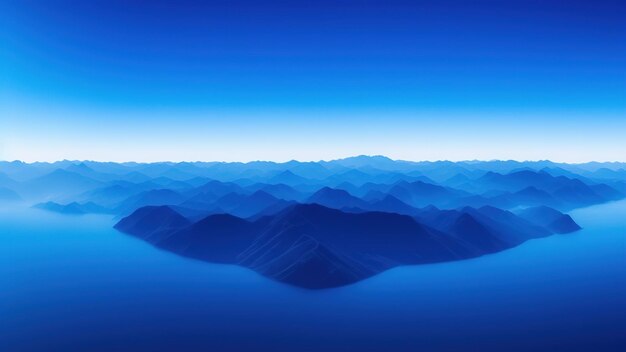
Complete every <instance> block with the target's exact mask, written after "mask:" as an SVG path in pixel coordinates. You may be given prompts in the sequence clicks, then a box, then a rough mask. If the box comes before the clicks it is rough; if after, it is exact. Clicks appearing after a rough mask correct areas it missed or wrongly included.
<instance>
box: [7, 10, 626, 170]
mask: <svg viewBox="0 0 626 352" xmlns="http://www.w3.org/2000/svg"><path fill="white" fill-rule="evenodd" d="M0 49H1V50H0V76H1V78H0V94H1V95H0V99H1V100H0V103H1V104H2V106H3V110H4V111H5V115H7V116H8V115H10V116H9V117H12V119H11V120H10V121H9V123H10V124H11V125H12V126H14V130H13V137H14V139H17V137H15V136H18V135H19V134H20V133H22V134H25V135H24V138H30V139H33V140H35V139H37V138H35V137H34V136H35V135H27V132H25V129H26V127H25V126H22V127H20V121H21V122H22V123H24V121H28V122H29V124H30V125H32V124H33V123H34V122H36V123H44V124H45V123H46V122H47V123H50V121H58V119H56V118H55V117H54V116H58V115H63V116H64V118H65V119H68V120H71V121H79V122H80V123H82V124H84V126H83V130H79V129H78V127H71V126H70V125H72V124H71V123H67V127H68V128H67V129H64V133H66V135H65V137H67V138H69V139H72V138H78V139H80V138H81V136H84V135H85V134H89V133H93V130H94V129H96V128H97V127H98V126H99V125H98V124H102V119H103V118H98V117H97V116H98V114H107V118H106V120H107V121H110V120H120V121H126V122H132V123H137V124H139V123H140V122H143V121H146V119H148V120H150V121H151V122H153V123H156V124H155V125H157V126H161V127H162V128H163V129H168V126H170V125H172V124H174V123H175V122H178V123H185V122H187V123H194V122H197V121H202V122H207V121H213V122H217V120H220V121H222V120H224V119H225V118H224V117H223V116H222V117H220V118H217V117H216V118H214V120H211V118H208V117H206V116H205V115H202V116H205V117H202V118H199V117H198V115H199V114H200V112H207V111H211V112H215V111H219V112H225V111H226V112H227V115H228V119H230V120H231V121H232V120H233V119H234V120H237V121H239V122H242V123H243V122H246V121H249V120H250V119H252V120H254V121H255V122H256V123H258V124H265V125H266V127H267V129H268V130H274V131H276V130H280V128H282V127H284V124H283V122H285V121H289V122H292V123H293V122H294V120H295V121H299V123H295V125H294V129H295V130H294V131H291V130H286V131H283V132H282V133H283V134H284V133H287V134H290V135H293V133H295V131H296V130H297V129H301V128H303V127H306V125H307V124H311V123H312V122H313V121H314V120H319V119H322V120H323V119H324V118H327V117H328V116H330V115H332V116H334V117H333V120H334V121H336V120H341V121H342V123H341V124H340V126H343V124H344V123H345V124H346V125H349V124H352V123H353V122H354V119H355V116H356V115H358V116H373V115H376V117H372V118H373V119H374V120H375V121H376V122H378V123H382V122H381V121H382V120H381V119H382V118H383V117H382V116H384V119H385V120H386V121H388V122H389V123H391V124H394V123H395V124H401V123H404V122H411V123H415V124H416V125H418V124H417V122H422V123H423V124H422V125H421V126H422V127H424V126H426V127H428V126H429V124H432V123H433V119H438V120H440V119H442V117H441V116H451V115H454V116H455V117H454V118H448V120H449V121H450V122H452V121H456V122H457V123H459V121H462V123H464V124H472V122H474V121H479V122H480V121H483V120H484V119H483V118H481V116H484V114H483V113H486V112H489V113H491V114H494V111H495V112H496V113H503V114H505V115H509V116H510V115H511V114H513V115H515V114H519V113H520V112H523V113H528V112H531V113H532V115H533V117H532V118H530V119H531V120H533V121H534V122H536V123H539V122H541V121H544V120H548V121H552V122H555V121H560V120H559V118H563V116H564V114H567V113H569V112H575V114H574V115H571V116H574V117H571V118H572V119H575V120H577V121H578V120H580V122H581V123H580V125H581V126H584V125H587V127H589V124H592V123H594V122H596V123H597V122H598V121H604V122H605V123H616V121H618V120H619V119H620V118H622V117H623V116H624V115H623V113H624V112H625V111H626V2H624V1H571V0H570V1H539V0H536V1H531V0H526V1H520V0H508V1H419V0H417V1H60V0H52V1H28V0H25V1H12V0H5V1H2V2H1V4H0ZM42 110H43V111H44V112H45V111H48V112H50V114H49V115H48V116H44V115H42ZM112 110H113V111H115V112H116V113H115V114H111V113H110V112H111V111H112ZM155 110H156V111H158V112H159V113H163V112H164V111H167V114H163V115H167V116H161V117H158V118H157V117H155V116H157V115H156V114H153V112H154V111H155ZM277 110H280V111H281V114H274V113H275V112H276V111H277ZM251 111H252V112H254V114H260V116H255V115H254V114H253V113H251ZM399 111H400V112H399ZM416 111H421V112H423V111H436V114H434V115H427V116H424V115H423V114H422V115H420V116H422V117H415V116H416V115H411V113H412V112H413V113H414V112H416ZM555 111H556V112H557V113H556V115H555ZM71 115H73V116H74V118H72V117H71ZM304 115H306V116H304ZM120 116H123V117H120ZM146 116H150V117H146ZM233 116H236V117H237V118H235V117H233ZM477 116H478V117H477ZM555 116H556V117H555ZM558 116H560V117H558ZM5 118H6V116H5ZM525 118H526V117H525ZM505 119H506V118H505ZM513 120H515V119H513ZM86 121H92V122H93V123H92V124H91V125H90V124H89V123H87V122H86ZM499 121H500V120H499ZM483 122H484V121H483ZM501 122H502V121H501ZM504 122H506V121H504ZM513 122H515V121H513ZM80 123H79V124H80ZM132 123H131V125H132ZM555 123H556V122H555ZM504 125H507V124H506V123H504ZM340 126H339V127H340ZM619 126H620V127H621V126H622V125H619ZM51 127H54V126H51ZM109 127H110V126H109ZM118 127H120V126H118ZM331 127H332V126H331ZM537 127H538V128H539V127H540V126H537ZM111 129H113V128H112V127H111ZM89 131H92V132H89ZM181 132H182V131H181ZM227 132H230V133H231V134H232V135H233V138H235V136H236V132H238V131H236V130H232V129H230V128H227V127H225V128H224V130H223V131H222V135H223V133H227ZM504 132H505V131H500V130H498V131H490V132H489V133H491V134H492V135H493V134H501V133H504ZM390 133H392V134H393V131H390ZM598 133H599V131H598ZM159 136H160V135H159V134H157V133H156V132H155V134H154V138H149V139H150V140H146V141H144V143H147V142H150V143H153V144H155V143H157V142H158V141H159V138H160V137H159ZM280 136H281V135H276V137H280ZM344 136H345V138H347V139H348V140H349V139H350V138H352V136H351V135H350V134H344ZM0 137H3V139H4V141H3V142H2V144H3V145H4V147H3V149H4V150H5V151H4V154H5V155H4V157H5V158H10V157H20V153H18V152H17V151H16V150H17V149H18V146H17V145H15V144H12V142H11V138H10V136H1V135H0ZM39 137H41V135H39ZM131 137H133V136H131ZM253 137H254V136H253ZM357 137H358V136H354V138H357ZM60 138H61V137H58V138H57V139H60ZM272 138H273V137H271V138H270V139H272ZM253 139H254V138H253ZM161 140H162V139H161ZM247 140H249V138H248V139H247ZM51 142H52V141H51ZM359 142H360V143H362V144H363V145H366V144H367V143H365V142H364V141H359V140H355V143H356V144H358V143H359ZM52 144H54V143H52ZM494 146H495V144H494V145H489V146H483V149H485V150H487V149H489V148H492V149H493V148H494ZM66 147H67V148H66V150H72V148H71V146H70V145H67V146H66ZM172 147H173V146H172ZM207 147H209V146H207ZM211 147H213V146H211ZM303 147H305V146H303ZM340 147H341V146H339V145H337V146H335V147H334V148H335V149H337V150H341V151H340V152H339V154H341V153H352V152H358V151H359V150H361V149H358V148H357V149H355V150H348V149H341V148H340ZM407 147H409V146H407ZM411 147H418V146H417V145H415V146H411ZM564 147H565V146H564ZM21 148H23V147H21ZM399 148H400V147H399ZM516 148H518V149H519V147H516ZM73 149H77V148H73ZM268 149H271V148H269V147H268ZM296 149H297V148H296ZM372 149H375V148H372ZM451 149H454V148H452V147H451ZM516 150H517V149H516ZM361 151H363V152H368V151H369V150H361ZM35 152H36V151H32V153H31V154H29V155H30V157H31V158H32V157H33V155H32V154H33V153H35ZM383 152H384V150H383ZM391 153H393V150H392V151H391ZM320 154H321V155H320V157H324V156H325V155H326V154H325V153H320ZM398 154H399V155H404V154H403V152H402V150H399V151H398ZM42 155H44V154H42ZM55 155H56V154H55ZM81 155H83V154H76V156H78V157H80V156H81ZM298 155H299V154H297V153H295V154H294V155H293V157H298ZM99 156H100V154H98V153H95V154H94V157H99ZM337 156H341V155H337ZM46 157H52V156H46ZM57 157H60V154H59V155H57ZM67 157H72V155H67ZM85 157H89V154H86V155H85ZM170 157H174V158H176V155H174V156H170ZM198 157H200V156H198ZM281 157H285V158H287V157H288V156H287V155H284V156H277V158H281ZM311 157H313V154H311ZM415 157H420V155H419V154H416V155H415ZM424 157H438V156H437V155H430V154H429V155H424ZM455 157H457V156H455V155H451V156H447V154H445V153H444V154H442V155H441V156H440V158H455ZM458 157H461V156H458ZM464 157H465V156H464ZM477 157H489V155H487V154H485V155H483V154H482V153H477ZM494 157H499V156H498V155H494ZM513 157H520V156H517V155H513ZM522 157H523V156H522ZM528 157H529V158H533V157H539V155H536V156H535V155H534V154H533V155H529V156H528ZM546 157H550V154H549V153H547V154H546ZM615 157H619V155H616V156H615ZM615 157H613V158H615ZM0 158H3V155H2V149H0ZM111 158H113V159H115V156H112V157H111ZM224 158H225V159H229V158H228V156H225V157H224ZM268 158H272V156H271V155H270V156H268ZM180 159H185V158H184V157H183V156H181V157H180ZM235 159H237V158H236V157H235ZM597 159H603V158H602V155H598V157H597Z"/></svg>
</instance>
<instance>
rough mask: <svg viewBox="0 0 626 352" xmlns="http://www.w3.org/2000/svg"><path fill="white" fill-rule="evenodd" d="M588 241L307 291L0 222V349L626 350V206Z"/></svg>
mask: <svg viewBox="0 0 626 352" xmlns="http://www.w3.org/2000/svg"><path fill="white" fill-rule="evenodd" d="M572 216H573V217H574V219H575V220H576V221H577V222H578V223H579V224H580V225H581V226H583V228H584V229H583V230H581V231H579V232H577V233H574V234H568V235H556V236H552V237H549V238H544V239H539V240H533V241H529V242H527V243H525V244H523V245H522V246H519V247H517V248H514V249H511V250H508V251H505V252H502V253H498V254H495V255H490V256H485V257H481V258H477V259H473V260H467V261H461V262H453V263H445V264H435V265H423V266H414V267H403V268H396V269H393V270H390V271H388V272H385V273H383V274H381V275H378V276H376V277H374V278H372V279H369V280H366V281H363V282H360V283H357V284H355V285H352V286H347V287H342V288H337V289H330V290H321V291H308V290H304V289H299V288H295V287H291V286H286V285H283V284H279V283H276V282H272V281H269V280H267V279H266V278H264V277H261V276H259V275H257V274H255V273H254V272H251V271H249V270H247V269H243V268H239V267H236V266H228V265H216V264H209V263H203V262H198V261H194V260H190V259H186V258H182V257H178V256H176V255H174V254H171V253H167V252H164V251H161V250H158V249H155V248H154V247H151V246H150V245H148V244H146V243H145V242H143V241H140V240H136V239H134V238H132V237H129V236H126V235H124V234H121V233H118V232H117V231H115V230H113V229H112V228H111V226H112V224H113V223H114V220H112V219H111V218H110V217H106V216H66V215H57V214H52V213H47V212H44V211H39V210H34V209H12V208H6V207H5V208H2V209H0V351H126V350H130V351H162V350H166V351H169V350H174V351H187V350H191V351H193V350H203V351H205V350H213V351H260V350H272V351H276V350H284V351H335V350H337V351H344V350H354V351H381V350H385V351H394V350H401V351H417V350H422V351H624V350H626V201H621V202H614V203H609V204H604V205H599V206H594V207H589V208H585V209H579V210H577V211H574V212H572Z"/></svg>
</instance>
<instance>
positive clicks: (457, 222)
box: [116, 204, 551, 288]
mask: <svg viewBox="0 0 626 352" xmlns="http://www.w3.org/2000/svg"><path fill="white" fill-rule="evenodd" d="M418 219H419V221H418V220H416V219H415V218H413V217H410V216H406V215H400V214H394V213H385V212H362V213H347V212H343V211H341V210H337V209H331V208H328V207H324V206H322V205H319V204H295V205H291V206H289V207H287V208H285V209H283V210H282V211H280V212H278V213H276V214H274V215H271V216H264V217H259V218H257V219H255V220H245V219H242V218H240V217H236V216H233V215H230V214H215V215H209V216H207V217H206V218H204V219H202V220H200V221H198V222H195V223H190V222H189V220H187V219H186V218H185V217H183V216H182V215H180V214H179V213H177V212H176V211H174V210H173V209H171V208H170V207H166V206H163V207H145V208H141V209H138V210H137V211H135V212H134V213H133V214H131V215H130V216H128V217H126V218H124V219H122V220H121V221H120V222H119V223H118V224H117V225H116V228H117V229H118V230H120V231H122V232H125V233H129V234H132V235H135V236H138V237H140V238H143V239H145V240H147V241H149V242H150V243H153V244H154V245H156V246H159V247H161V248H164V249H167V250H170V251H173V252H176V253H179V254H181V255H185V256H189V257H193V258H197V259H202V260H206V261H211V262H219V263H232V264H238V265H242V266H245V267H248V268H251V269H253V270H255V271H257V272H259V273H261V274H263V275H265V276H267V277H270V278H273V279H275V280H278V281H282V282H286V283H289V284H293V285H297V286H301V287H306V288H327V287H334V286H341V285H346V284H350V283H353V282H357V281H359V280H362V279H365V278H367V277H370V276H372V275H375V274H377V273H379V272H381V271H384V270H387V269H389V268H392V267H394V266H398V265H408V264H422V263H433V262H440V261H450V260H459V259H465V258H471V257H475V256H479V255H483V254H487V253H494V252H497V251H500V250H504V249H506V248H510V247H513V246H515V245H517V244H519V243H521V242H523V241H525V240H528V239H531V238H536V237H542V236H547V235H549V234H550V233H551V231H550V230H548V229H545V228H543V227H541V226H538V225H534V224H531V223H530V222H528V221H526V220H524V219H522V218H519V217H517V216H516V215H514V214H513V213H510V212H505V211H501V210H499V209H495V208H488V207H485V208H481V209H478V210H477V209H473V208H466V209H462V210H459V211H440V210H438V209H436V208H432V207H431V208H428V209H424V210H422V216H421V217H418ZM426 223H429V224H430V226H429V225H425V224H426ZM512 228H515V231H512V233H509V231H511V229H512Z"/></svg>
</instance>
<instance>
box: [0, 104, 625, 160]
mask: <svg viewBox="0 0 626 352" xmlns="http://www.w3.org/2000/svg"><path fill="white" fill-rule="evenodd" d="M0 108H1V110H0V112H1V117H0V119H1V121H0V123H1V126H2V128H1V129H0V159H3V160H15V159H19V160H25V161H54V160H61V159H76V160H83V159H88V160H103V161H105V160H111V161H163V160H172V161H183V160H188V161H193V160H206V161H211V160H223V161H250V160H275V161H287V160H291V159H297V160H320V159H335V158H341V157H347V156H352V155H360V154H383V155H387V156H389V157H392V158H396V159H406V160H442V159H447V160H469V159H483V160H490V159H516V160H539V159H550V160H554V161H562V162H585V161H591V160H596V161H625V160H626V138H624V135H626V118H625V117H626V114H625V113H624V111H619V110H613V111H597V110H579V111H566V110H556V109H552V110H534V111H531V110H523V109H517V110H516V111H512V110H511V109H508V110H506V111H505V110H504V109H501V110H497V109H494V110H488V109H481V110H471V109H457V110H454V109H448V110H444V109H431V110H428V109H423V110H417V109H414V110H410V109H404V110H403V109H380V108H379V109H361V110H358V109H343V110H342V109H323V108H308V109H301V110H298V109H283V110H281V109H267V108H265V109H254V108H245V109H198V108H188V109H186V108H158V107H155V108H145V107H144V108H141V109H140V108H117V109H114V108H108V109H107V108H103V107H98V108H92V107H89V106H86V105H85V106H75V105H74V106H63V105H55V104H48V105H40V104H37V103H36V102H34V101H30V102H29V101H6V100H5V101H3V102H2V105H0Z"/></svg>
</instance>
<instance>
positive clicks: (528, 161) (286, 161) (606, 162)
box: [0, 154, 626, 165]
mask: <svg viewBox="0 0 626 352" xmlns="http://www.w3.org/2000/svg"><path fill="white" fill-rule="evenodd" d="M360 157H366V158H385V159H388V160H390V161H393V162H405V163H437V162H451V163H481V162H483V163H487V162H518V163H539V162H550V163H554V164H567V165H583V164H590V163H600V164H626V160H624V161H620V160H611V161H607V160H605V161H599V160H587V161H579V162H565V161H554V160H550V159H535V160H529V159H525V160H517V159H463V160H451V159H437V160H433V159H422V160H406V159H393V158H391V157H388V156H386V155H381V154H375V155H367V154H359V155H353V156H347V157H342V158H336V159H329V160H324V159H319V160H297V159H290V160H285V161H278V160H260V159H257V160H247V161H241V160H231V161H224V160H193V161H192V160H178V161H173V160H160V161H135V160H128V161H115V160H94V159H82V160H81V159H62V160H54V161H50V160H46V161H43V160H35V161H25V160H20V159H14V160H3V159H0V162H7V163H15V162H19V163H24V164H56V163H61V162H71V163H84V162H92V163H116V164H182V163H189V164H194V163H224V164H251V163H274V164H287V163H290V162H298V163H324V162H325V163H328V162H334V161H341V160H346V159H353V158H360Z"/></svg>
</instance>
